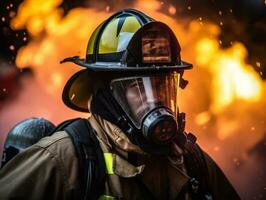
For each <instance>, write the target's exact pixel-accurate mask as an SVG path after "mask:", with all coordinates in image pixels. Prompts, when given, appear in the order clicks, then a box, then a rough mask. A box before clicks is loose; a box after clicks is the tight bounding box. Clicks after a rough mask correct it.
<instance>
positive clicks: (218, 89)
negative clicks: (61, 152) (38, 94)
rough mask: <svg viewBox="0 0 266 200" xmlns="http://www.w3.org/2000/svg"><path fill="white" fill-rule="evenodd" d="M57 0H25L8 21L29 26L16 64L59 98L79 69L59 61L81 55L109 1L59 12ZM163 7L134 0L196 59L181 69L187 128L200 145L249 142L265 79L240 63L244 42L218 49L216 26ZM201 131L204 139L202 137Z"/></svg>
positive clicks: (260, 127) (257, 126) (260, 118)
mask: <svg viewBox="0 0 266 200" xmlns="http://www.w3.org/2000/svg"><path fill="white" fill-rule="evenodd" d="M61 2H62V0H37V1H36V0H25V1H24V2H23V3H22V4H21V5H20V7H19V10H18V14H17V16H16V17H15V18H14V19H13V20H12V22H11V27H12V28H13V29H21V28H27V30H28V32H29V33H30V35H31V38H32V40H31V42H30V43H29V44H28V45H27V46H25V47H23V48H21V49H20V50H19V52H18V55H17V58H16V64H17V66H18V67H19V68H24V67H28V66H30V67H31V68H32V69H33V70H34V72H35V77H36V79H37V81H38V82H39V83H40V84H41V85H42V87H43V89H44V90H45V91H46V92H49V93H50V94H51V95H53V96H55V97H56V99H57V101H61V100H60V96H61V93H62V88H63V86H64V84H65V82H66V81H67V79H68V78H69V77H70V76H71V75H72V74H73V73H74V72H75V71H77V70H80V69H81V68H80V67H78V66H74V65H72V64H64V65H59V61H60V60H62V59H63V58H65V57H69V56H73V55H78V56H81V57H84V55H85V49H86V45H87V42H88V39H89V37H90V35H91V34H92V32H93V30H94V29H95V28H96V27H97V26H98V25H99V24H100V23H101V22H102V21H104V20H105V19H106V18H108V17H109V16H110V14H111V13H109V11H110V6H107V7H106V9H105V10H104V11H99V10H96V9H92V8H75V9H72V10H71V11H70V12H68V13H67V15H66V16H64V17H63V11H62V10H61V9H59V8H58V5H60V3H61ZM122 6H123V5H121V7H122ZM161 6H162V3H161V2H160V1H156V0H147V1H145V2H144V1H140V0H138V1H136V2H135V4H134V6H133V7H134V8H136V9H139V10H141V11H143V12H144V13H146V14H147V15H149V16H151V17H153V18H154V19H157V20H160V21H162V22H165V23H166V24H168V25H169V26H170V27H171V28H172V29H173V31H174V33H175V34H176V36H177V38H178V39H179V40H180V43H181V46H182V55H183V58H186V59H187V60H189V61H190V62H192V63H194V66H195V68H194V70H192V71H191V72H188V73H186V74H185V76H189V77H188V79H190V82H191V84H190V85H189V86H188V88H187V89H186V90H185V92H183V93H182V95H183V96H182V97H181V104H182V107H181V108H182V110H184V111H186V112H187V113H189V115H188V118H189V120H188V125H189V126H188V127H189V128H190V129H191V130H192V131H195V133H197V135H198V136H199V138H200V139H201V140H200V142H202V143H203V145H204V141H205V143H206V144H205V147H206V148H208V147H211V146H212V143H211V141H210V137H209V136H210V135H212V137H215V138H216V137H217V138H218V139H222V140H224V139H227V138H230V137H234V136H236V135H239V134H240V132H241V134H242V136H243V137H244V138H245V137H246V139H243V141H242V146H243V148H245V149H246V148H247V147H250V146H251V145H252V144H254V143H255V142H256V141H257V140H258V139H259V138H260V137H261V136H262V134H263V132H264V131H265V130H264V129H265V128H264V127H265V123H264V120H265V118H266V116H265V113H264V112H262V111H261V107H262V106H264V107H265V105H266V102H265V96H264V91H265V84H264V83H263V82H262V80H261V79H260V77H259V76H258V74H257V73H256V72H255V71H254V70H253V69H252V67H251V66H250V65H248V64H246V63H245V62H244V60H245V58H246V56H247V51H246V49H245V47H244V46H243V45H242V44H240V43H235V44H234V45H232V46H231V47H230V48H228V49H221V48H220V46H219V42H218V39H217V38H218V35H219V33H220V32H221V30H220V28H219V27H218V26H217V25H214V24H211V23H209V22H206V21H204V20H203V18H202V17H200V18H199V20H193V21H191V22H190V23H189V26H187V23H188V21H187V19H178V20H176V19H174V18H173V15H174V14H175V13H176V9H175V7H174V6H172V5H170V6H169V8H168V12H169V13H162V12H160V8H161ZM187 9H188V10H191V7H190V6H188V8H187ZM186 59H184V60H186ZM257 65H260V64H259V63H258V64H257ZM253 110H255V111H253ZM51 112H53V111H52V110H51ZM247 112H248V113H249V115H247ZM250 127H252V128H250ZM254 130H256V134H255V133H254ZM251 132H252V133H253V134H252V137H251V134H250V133H251ZM203 136H206V137H207V138H208V139H206V140H204V137H203ZM217 149H221V147H218V146H217V144H215V145H214V148H213V152H219V151H217ZM208 150H209V152H211V151H212V149H210V148H209V149H208ZM239 151H241V150H240V148H239Z"/></svg>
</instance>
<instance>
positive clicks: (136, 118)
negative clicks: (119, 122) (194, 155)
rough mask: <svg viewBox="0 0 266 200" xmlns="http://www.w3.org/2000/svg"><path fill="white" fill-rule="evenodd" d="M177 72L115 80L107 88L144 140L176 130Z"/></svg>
mask: <svg viewBox="0 0 266 200" xmlns="http://www.w3.org/2000/svg"><path fill="white" fill-rule="evenodd" d="M178 81H179V74H178V73H175V72H173V73H168V74H162V75H154V76H149V77H146V76H145V77H129V78H121V79H115V80H113V81H112V82H111V84H110V85H111V90H112V91H113V94H114V97H115V99H116V101H117V102H118V103H119V105H120V106H121V107H122V109H123V110H124V112H125V113H127V115H128V116H129V118H130V120H131V121H132V122H133V124H134V125H135V127H136V128H138V129H142V133H143V135H144V136H145V138H146V139H148V140H152V141H153V142H154V143H157V144H164V143H166V142H167V141H169V140H170V139H171V138H172V137H173V136H174V135H175V134H176V132H177V124H176V117H175V116H177V115H178V107H177V102H176V100H177V91H178V85H179V84H178Z"/></svg>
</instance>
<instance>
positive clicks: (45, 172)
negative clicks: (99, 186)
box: [0, 115, 240, 200]
mask: <svg viewBox="0 0 266 200" xmlns="http://www.w3.org/2000/svg"><path fill="white" fill-rule="evenodd" d="M89 121H90V123H91V125H92V127H93V128H94V129H95V131H96V132H97V138H98V140H99V143H100V147H101V148H102V151H103V152H104V155H106V154H107V155H110V154H111V153H112V155H110V156H108V157H109V159H110V160H109V164H110V165H111V166H110V169H111V171H109V170H108V166H106V167H107V169H106V178H107V179H106V182H105V186H106V187H105V191H104V193H103V195H104V196H103V197H106V198H108V197H111V198H112V197H113V198H114V199H128V200H132V199H154V197H156V198H157V199H191V198H190V197H191V194H190V193H188V192H189V191H188V188H187V184H188V182H189V180H190V177H189V176H190V174H187V173H188V172H189V171H190V169H191V168H193V167H196V169H198V168H197V165H198V162H199V161H198V162H196V164H195V165H188V168H187V169H185V165H184V162H182V159H181V162H180V161H178V160H176V159H173V157H167V156H164V157H157V156H149V155H145V154H143V153H142V152H140V149H139V148H138V146H136V145H134V144H132V143H131V142H130V141H129V140H128V138H127V137H126V135H125V134H124V133H123V132H122V131H121V130H120V129H119V128H118V127H116V126H115V125H113V124H112V123H110V122H108V121H106V120H104V119H102V118H101V117H99V116H94V115H92V117H91V118H90V119H89ZM85 144H86V143H85ZM110 144H112V145H110ZM88 146H90V145H88ZM91 150H94V149H91ZM130 152H131V153H132V152H134V153H136V154H137V155H138V157H137V163H136V164H135V163H134V164H132V162H131V161H130V160H129V158H128V156H127V155H130ZM202 153H203V156H204V161H205V164H206V165H204V167H205V169H206V171H207V175H206V176H204V177H205V178H207V181H208V185H209V186H210V191H211V192H212V194H213V199H216V200H224V199H232V200H239V199H240V198H239V197H238V195H237V193H236V191H235V190H234V188H233V187H232V185H231V184H230V182H229V181H228V180H227V178H226V177H225V175H224V174H223V172H222V171H221V170H220V168H219V167H218V166H217V165H216V164H215V163H214V162H213V160H212V159H211V158H210V157H209V156H208V155H206V154H205V153H204V152H202ZM106 160H108V158H107V159H105V161H106ZM78 163H79V159H78V157H77V153H76V152H75V148H74V144H73V142H72V141H71V139H70V136H69V135H68V134H67V133H66V132H65V131H60V132H56V133H54V134H53V135H52V136H51V137H46V138H44V139H42V140H41V141H40V142H38V143H37V144H35V145H33V146H32V147H30V148H28V149H26V150H25V151H23V152H22V153H21V154H19V155H18V156H17V159H14V160H12V161H11V162H10V163H8V164H7V166H6V167H4V168H3V169H1V170H0V185H1V187H0V199H29V200H31V199H34V200H35V199H52V200H56V199H63V200H70V199H84V198H82V194H81V190H80V187H81V186H82V184H81V182H80V178H81V174H80V168H79V167H78ZM143 164H144V165H145V168H144V166H143ZM106 165H108V163H107V162H106ZM98 167H99V166H98V165H97V167H95V169H98ZM197 173H201V174H202V171H197ZM204 175H205V173H204ZM40 177H41V178H40ZM155 177H156V178H155ZM221 186H222V187H221ZM47 191H49V192H47ZM150 197H153V198H150ZM109 199H110V198H109ZM196 199H201V198H196ZM206 199H207V198H206Z"/></svg>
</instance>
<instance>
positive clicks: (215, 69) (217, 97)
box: [196, 38, 263, 113]
mask: <svg viewBox="0 0 266 200" xmlns="http://www.w3.org/2000/svg"><path fill="white" fill-rule="evenodd" d="M196 51H197V53H196V55H197V57H196V63H197V64H199V66H201V67H206V68H207V70H208V71H209V72H210V73H211V74H212V79H213V80H212V82H213V85H212V86H213V87H212V93H211V94H212V95H213V101H212V105H211V110H212V111H213V112H214V113H217V112H219V111H221V110H223V109H224V107H226V106H227V105H229V104H231V103H232V102H234V101H235V100H238V99H240V100H246V101H259V100H260V99H261V97H262V92H263V83H262V80H261V78H260V77H259V75H258V74H257V73H256V72H255V70H253V68H252V67H251V66H249V65H247V64H245V63H244V60H245V58H246V55H247V52H246V49H245V48H244V46H243V45H242V44H240V43H237V44H234V45H233V46H232V47H231V48H229V49H227V50H221V49H220V48H219V44H218V42H217V40H214V39H208V38H203V39H201V40H200V41H198V43H197V45H196Z"/></svg>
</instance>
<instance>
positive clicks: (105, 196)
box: [98, 194, 115, 200]
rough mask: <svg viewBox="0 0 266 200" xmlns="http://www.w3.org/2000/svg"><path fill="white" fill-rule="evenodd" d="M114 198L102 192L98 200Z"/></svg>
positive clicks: (111, 199)
mask: <svg viewBox="0 0 266 200" xmlns="http://www.w3.org/2000/svg"><path fill="white" fill-rule="evenodd" d="M114 199H115V197H112V196H109V195H105V194H104V195H102V196H100V197H99V199H98V200H114Z"/></svg>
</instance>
